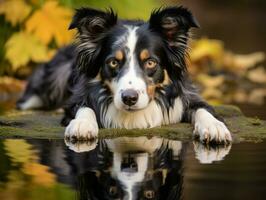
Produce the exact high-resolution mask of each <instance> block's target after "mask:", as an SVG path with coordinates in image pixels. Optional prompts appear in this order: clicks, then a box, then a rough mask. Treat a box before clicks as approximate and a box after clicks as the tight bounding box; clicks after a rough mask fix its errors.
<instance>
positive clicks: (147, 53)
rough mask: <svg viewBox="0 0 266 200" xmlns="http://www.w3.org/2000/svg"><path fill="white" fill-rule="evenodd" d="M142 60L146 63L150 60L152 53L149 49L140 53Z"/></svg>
mask: <svg viewBox="0 0 266 200" xmlns="http://www.w3.org/2000/svg"><path fill="white" fill-rule="evenodd" d="M139 57H140V60H142V61H144V60H146V59H148V58H149V57H150V53H149V51H148V49H143V50H142V51H141V52H140V55H139Z"/></svg>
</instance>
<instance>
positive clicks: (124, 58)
mask: <svg viewBox="0 0 266 200" xmlns="http://www.w3.org/2000/svg"><path fill="white" fill-rule="evenodd" d="M198 27H199V25H198V22H197V21H196V19H195V18H194V17H193V16H192V14H191V12H190V11H189V10H187V9H186V8H184V7H166V8H161V9H158V10H155V11H153V12H152V13H151V16H150V19H149V20H148V21H147V22H144V21H140V20H118V19H117V15H116V14H115V13H114V12H113V10H112V9H109V10H106V11H101V10H96V9H92V8H81V9H78V10H76V14H75V15H74V17H73V20H72V22H71V24H70V26H69V29H77V30H78V35H77V40H78V41H77V43H76V44H75V45H70V46H67V47H65V48H63V49H61V50H60V51H59V52H58V53H57V55H56V56H55V57H54V58H53V59H52V60H51V61H50V62H49V63H46V64H44V65H42V66H41V67H39V68H38V69H37V70H36V71H35V73H34V74H33V75H32V76H31V77H30V80H29V83H28V85H27V88H26V91H25V93H24V95H23V96H22V98H21V99H20V100H19V101H18V103H17V107H18V108H19V109H22V110H24V109H54V108H58V107H61V106H63V105H64V108H65V116H64V118H63V120H62V124H63V125H65V126H67V127H66V129H65V136H66V137H69V138H75V139H93V138H95V137H97V135H98V129H99V128H126V129H133V128H140V129H143V128H151V127H156V126H162V125H167V124H173V123H178V122H190V123H192V124H193V125H194V132H193V133H194V135H195V136H198V137H199V139H200V140H201V141H203V142H210V141H213V142H215V143H227V142H230V141H231V140H232V138H231V134H230V132H229V130H228V129H227V127H226V126H225V125H224V123H223V122H221V121H219V120H218V119H217V118H216V117H215V113H214V110H213V108H212V107H211V106H209V105H208V104H207V103H206V102H205V101H204V100H202V99H201V98H200V96H199V95H198V93H197V91H196V89H195V88H194V87H193V85H192V83H191V82H190V80H189V78H188V75H187V74H188V73H187V68H186V63H187V57H188V54H187V49H188V40H189V32H190V30H191V28H198Z"/></svg>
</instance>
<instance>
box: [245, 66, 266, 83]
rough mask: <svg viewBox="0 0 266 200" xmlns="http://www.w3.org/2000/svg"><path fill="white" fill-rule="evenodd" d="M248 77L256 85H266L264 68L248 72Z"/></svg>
mask: <svg viewBox="0 0 266 200" xmlns="http://www.w3.org/2000/svg"><path fill="white" fill-rule="evenodd" d="M247 77H248V78H249V80H251V81H253V82H255V83H262V84H263V83H266V70H265V69H264V67H263V66H261V67H258V68H257V69H253V70H251V71H249V72H248V74H247Z"/></svg>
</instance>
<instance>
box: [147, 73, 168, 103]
mask: <svg viewBox="0 0 266 200" xmlns="http://www.w3.org/2000/svg"><path fill="white" fill-rule="evenodd" d="M170 83H171V79H170V78H169V75H168V73H167V71H166V70H164V80H163V82H162V83H158V84H154V83H153V82H152V80H150V83H149V84H148V87H147V94H148V95H149V97H150V98H151V99H154V96H155V91H156V88H162V87H163V86H165V85H169V84H170Z"/></svg>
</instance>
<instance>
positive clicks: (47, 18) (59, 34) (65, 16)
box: [26, 1, 74, 46]
mask: <svg viewBox="0 0 266 200" xmlns="http://www.w3.org/2000/svg"><path fill="white" fill-rule="evenodd" d="M71 17H72V11H71V10H70V9H67V8H64V7H61V6H59V5H58V3H57V2H56V1H47V2H46V3H45V4H44V5H43V7H42V8H41V9H40V10H37V11H36V12H35V13H34V14H33V15H32V16H31V17H30V18H29V19H28V21H27V22H26V31H27V32H28V33H33V34H34V35H36V36H37V37H38V38H39V39H40V40H41V41H42V42H43V43H44V44H49V42H51V41H52V39H55V41H56V43H57V44H58V45H59V46H61V45H64V44H67V43H69V42H70V41H71V40H72V38H73V34H74V32H73V31H68V30H67V28H68V25H69V23H70V20H71Z"/></svg>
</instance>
